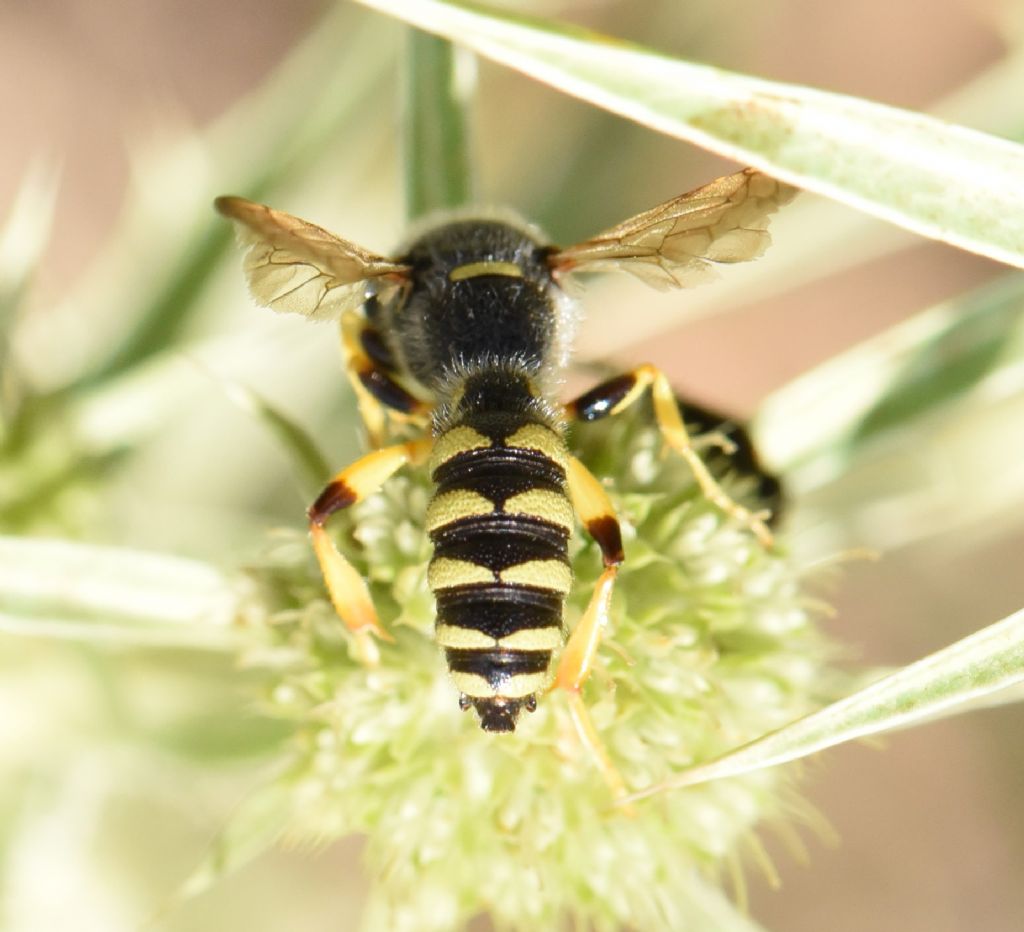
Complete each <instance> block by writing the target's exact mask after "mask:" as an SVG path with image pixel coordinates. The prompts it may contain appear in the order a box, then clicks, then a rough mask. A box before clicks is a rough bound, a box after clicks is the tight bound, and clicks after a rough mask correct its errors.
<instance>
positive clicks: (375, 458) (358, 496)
mask: <svg viewBox="0 0 1024 932" xmlns="http://www.w3.org/2000/svg"><path fill="white" fill-rule="evenodd" d="M432 444H433V438H432V437H423V438H421V439H419V440H413V441H410V442H409V443H400V444H396V445H394V446H390V447H384V448H383V449H380V450H374V451H373V452H372V453H368V454H367V455H366V456H364V457H362V458H361V459H358V460H356V462H354V463H352V465H350V466H347V467H346V468H345V469H343V470H342V471H341V472H339V473H338V474H337V475H336V476H335V477H334V478H333V479H332V480H331V481H330V482H329V483H328V484H327V486H326V487H325V488H324V490H323V491H322V492H321V493H320V495H319V496H318V497H317V499H316V501H315V502H313V504H312V505H311V506H310V507H309V510H308V512H307V515H308V517H309V534H310V537H311V538H312V540H313V550H314V552H315V553H316V559H317V562H318V563H319V564H320V571H321V572H322V573H323V577H324V582H325V583H326V584H327V591H328V593H329V594H330V597H331V604H332V605H333V606H334V610H335V611H336V612H337V613H338V617H340V618H341V620H342V621H343V622H344V623H345V626H346V627H347V628H348V629H349V631H351V632H352V634H353V637H354V638H355V642H356V653H357V655H358V656H359V658H360V660H362V661H363V662H364V663H366V664H368V665H371V666H372V665H374V664H376V663H377V660H378V658H379V653H378V650H377V645H376V644H375V643H374V641H373V637H374V636H376V637H379V638H383V639H385V640H391V636H390V635H389V634H388V633H387V632H386V631H385V630H384V628H382V627H381V624H380V621H379V620H378V619H377V611H376V609H374V607H373V602H372V600H371V599H370V591H369V589H368V588H367V586H366V581H365V580H364V579H363V577H362V576H360V575H359V573H358V572H357V571H356V569H355V567H354V566H352V564H351V563H349V562H348V560H346V559H345V557H344V556H342V554H341V552H340V551H339V550H338V548H337V547H336V546H335V544H334V541H333V540H331V537H330V535H329V534H328V533H327V530H326V528H325V527H324V524H325V522H326V521H327V519H328V518H329V517H330V516H331V515H332V514H334V512H336V511H340V510H341V509H343V508H348V507H349V506H350V505H354V504H355V503H356V502H360V501H362V500H363V499H364V498H366V497H367V496H368V495H372V494H373V493H374V492H376V491H377V490H378V489H380V487H381V486H382V485H384V483H385V482H387V480H388V479H389V478H390V477H391V476H393V475H394V474H395V473H396V472H397V471H398V470H399V469H401V467H402V466H404V465H405V464H406V463H419V462H422V461H423V460H424V459H426V457H427V455H428V454H429V452H430V448H431V446H432Z"/></svg>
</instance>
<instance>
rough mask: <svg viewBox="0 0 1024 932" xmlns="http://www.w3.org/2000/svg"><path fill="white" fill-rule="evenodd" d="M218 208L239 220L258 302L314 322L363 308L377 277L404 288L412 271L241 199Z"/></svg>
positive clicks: (226, 199) (248, 272) (218, 202)
mask: <svg viewBox="0 0 1024 932" xmlns="http://www.w3.org/2000/svg"><path fill="white" fill-rule="evenodd" d="M214 206H215V207H216V208H217V210H218V211H219V212H220V213H222V214H223V215H224V216H225V217H228V218H229V219H231V220H233V221H235V227H236V229H237V231H238V239H239V242H240V243H241V244H242V246H244V247H245V249H246V255H245V277H246V280H247V281H248V283H249V291H250V292H251V294H252V296H253V299H254V300H255V301H256V303H257V304H260V305H262V306H263V307H269V308H270V309H271V310H274V311H281V312H282V313H287V314H301V315H302V316H303V317H308V318H310V319H311V320H333V319H336V318H338V317H340V316H341V315H342V314H343V313H344V312H345V311H348V310H353V309H355V308H358V307H359V306H360V305H361V304H362V303H363V301H364V300H365V298H366V290H367V289H366V283H367V282H368V281H371V280H373V279H383V280H387V281H389V282H390V283H392V284H400V283H401V282H402V281H404V280H405V277H406V275H407V273H408V271H409V267H408V266H405V265H402V264H401V263H398V262H395V261H393V260H391V259H386V258H384V257H383V256H376V255H374V254H372V253H369V252H367V251H366V250H365V249H362V248H361V247H359V246H357V245H355V243H350V242H348V241H347V240H343V239H341V238H340V237H337V236H335V235H334V234H333V233H328V232H327V230H325V229H323V228H322V227H318V226H316V225H315V224H312V223H307V222H306V221H305V220H300V219H299V218H298V217H293V216H292V215H291V214H286V213H284V212H283V211H280V210H274V209H273V208H271V207H267V206H265V205H264V204H256V203H254V202H253V201H247V200H245V198H241V197H218V198H217V200H216V201H214Z"/></svg>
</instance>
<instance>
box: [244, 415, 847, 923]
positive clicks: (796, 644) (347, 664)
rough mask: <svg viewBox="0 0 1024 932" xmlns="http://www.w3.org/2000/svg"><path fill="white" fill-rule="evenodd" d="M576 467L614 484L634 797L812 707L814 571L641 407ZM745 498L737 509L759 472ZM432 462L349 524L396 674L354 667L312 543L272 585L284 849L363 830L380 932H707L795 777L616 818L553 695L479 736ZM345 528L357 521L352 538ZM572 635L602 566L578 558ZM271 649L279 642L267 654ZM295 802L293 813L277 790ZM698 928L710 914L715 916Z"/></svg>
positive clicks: (578, 445)
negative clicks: (665, 439)
mask: <svg viewBox="0 0 1024 932" xmlns="http://www.w3.org/2000/svg"><path fill="white" fill-rule="evenodd" d="M571 441H572V444H573V447H574V452H576V453H577V454H578V455H579V456H580V457H581V458H582V459H583V460H584V462H586V463H587V464H588V465H589V466H590V467H591V468H592V469H593V470H594V471H595V473H596V474H597V475H599V476H601V477H603V478H604V479H606V481H607V483H608V486H609V489H610V491H611V493H612V496H613V500H614V502H615V504H616V506H617V508H618V510H619V516H620V519H621V521H622V525H623V531H624V535H625V547H626V554H627V559H626V563H625V564H624V566H623V569H622V572H621V574H620V576H619V582H618V585H617V588H616V592H615V598H614V602H613V622H612V626H611V628H610V630H609V631H607V632H606V635H605V639H604V641H603V644H602V647H601V650H600V655H599V663H598V665H597V668H596V669H595V670H594V672H593V674H592V676H591V677H590V679H589V681H588V682H587V684H586V686H585V689H584V699H585V701H586V704H587V707H588V709H589V711H590V714H591V716H592V718H593V720H594V723H595V725H596V727H597V729H598V731H599V733H600V736H601V740H602V741H603V743H604V745H605V747H606V749H607V752H608V754H609V756H610V757H611V759H612V760H613V762H614V764H615V766H616V768H618V770H619V771H620V773H621V774H622V776H623V778H624V780H625V782H626V784H627V786H628V787H629V789H630V790H640V789H642V788H645V787H649V786H651V785H652V784H657V783H658V782H659V781H661V780H663V779H665V778H667V777H669V776H670V775H672V774H674V773H677V772H678V771H680V770H682V769H684V768H686V767H688V766H692V765H694V764H695V763H698V762H701V761H704V760H707V759H710V758H713V757H715V756H717V755H719V754H721V753H723V752H724V751H726V750H728V749H730V748H732V747H735V746H737V745H740V744H743V743H745V742H746V741H749V740H751V739H752V738H755V737H757V736H759V735H761V734H763V733H764V732H766V731H768V730H771V729H773V728H775V727H778V726H780V725H782V724H784V723H786V722H788V721H790V720H792V719H794V718H797V717H799V716H800V715H803V714H805V713H806V712H808V711H810V710H812V709H814V708H816V707H817V706H818V705H819V704H820V702H821V701H822V699H823V698H825V695H826V692H827V687H826V685H825V684H826V682H827V679H828V672H827V669H826V667H825V663H824V660H825V657H826V655H827V653H828V650H827V645H826V643H825V642H824V641H823V639H822V637H821V635H820V634H819V633H818V631H817V630H816V629H815V627H814V624H813V622H812V618H811V613H810V611H809V608H808V606H809V605H810V604H811V600H809V599H808V598H807V597H806V596H805V595H804V593H803V592H802V590H801V586H800V583H799V573H798V572H797V570H796V569H795V568H794V567H793V566H792V565H791V562H790V560H789V559H788V558H787V556H786V555H785V552H784V550H782V549H781V548H776V549H775V550H772V551H766V550H765V549H764V548H763V547H762V546H761V545H760V544H758V542H757V541H756V540H755V539H754V537H753V536H752V535H751V534H750V533H749V531H747V530H746V529H744V528H742V527H739V526H737V525H736V524H735V522H731V521H730V520H728V519H727V518H725V517H724V516H723V514H722V513H721V512H720V511H719V510H718V509H717V508H716V507H715V506H714V505H712V504H711V503H709V502H708V501H707V500H706V499H705V498H704V497H703V496H702V495H701V493H700V491H699V490H698V489H697V487H696V485H695V483H694V482H693V479H692V477H691V475H690V474H689V472H688V470H687V468H686V466H685V465H684V464H683V462H682V461H681V460H679V459H678V458H677V457H675V456H674V455H671V454H668V455H666V453H665V451H664V449H663V447H662V443H661V438H660V436H659V434H658V432H657V431H656V430H655V429H654V428H653V427H650V426H647V424H646V423H645V422H644V417H643V414H642V413H636V414H630V415H626V416H623V417H620V418H617V419H612V420H610V421H608V422H601V423H598V424H593V425H584V426H580V427H577V428H576V429H575V430H574V432H573V435H572V438H571ZM725 481H726V483H727V487H728V488H729V489H730V491H731V492H732V493H733V494H736V495H739V496H740V497H741V498H742V497H743V496H744V495H745V494H747V493H749V491H750V488H749V485H750V483H749V480H735V481H731V480H729V479H728V478H726V480H725ZM429 495H430V486H429V482H428V477H427V476H426V474H425V470H408V471H407V472H405V473H403V474H401V475H399V476H397V477H396V478H394V479H393V480H392V481H391V482H390V483H389V484H388V485H387V486H386V487H385V489H384V490H383V491H382V492H381V493H380V494H378V495H375V496H373V497H372V498H370V499H368V500H367V501H365V502H363V503H362V504H360V505H358V506H356V507H354V508H353V509H352V510H351V511H352V514H351V515H350V516H349V517H348V518H347V519H339V520H338V522H337V523H338V525H339V526H340V531H339V534H338V543H339V546H340V547H341V549H342V550H343V552H344V553H345V554H346V556H348V558H349V559H350V560H352V562H353V563H355V565H356V566H357V567H359V569H360V570H361V571H362V572H364V573H365V574H366V576H367V577H368V578H369V580H370V583H371V589H372V592H373V596H374V599H375V602H376V605H377V608H378V610H379V613H380V616H381V619H382V621H383V622H384V623H385V625H386V627H387V628H388V630H389V631H390V632H391V633H392V635H393V636H394V638H395V642H394V643H393V644H382V645H381V656H380V663H379V665H378V666H376V667H374V668H367V667H365V666H363V665H361V664H360V663H359V662H357V661H356V660H355V659H353V656H352V652H351V650H350V647H351V645H350V644H349V642H348V635H347V632H346V629H345V628H344V626H343V625H342V624H341V623H340V622H339V621H338V619H337V618H336V617H335V615H334V613H333V610H332V609H331V607H330V605H329V603H328V602H327V601H326V599H325V598H324V594H323V589H322V584H321V582H320V580H319V573H318V571H317V568H316V564H315V562H314V561H313V559H312V558H311V556H310V554H309V550H308V545H307V544H306V542H305V540H304V539H303V538H302V537H301V536H300V535H299V534H298V533H296V534H294V535H290V536H286V537H284V538H282V539H281V540H280V541H279V542H278V544H277V545H276V546H275V547H274V548H273V552H272V553H271V554H270V556H269V557H268V560H267V562H266V564H265V565H264V566H262V567H260V568H259V569H258V570H256V571H255V572H254V577H255V578H256V580H257V581H258V583H259V589H258V591H259V592H260V594H261V598H260V600H259V603H260V606H261V611H262V612H263V616H264V620H265V626H264V629H263V630H264V634H265V639H266V644H264V645H263V648H262V649H261V651H260V653H259V662H261V663H271V664H273V665H274V667H275V669H276V670H278V671H279V680H278V685H277V686H276V687H275V688H274V689H273V690H272V692H271V694H270V696H269V703H270V705H271V707H272V709H273V710H274V712H275V713H276V714H277V715H280V716H283V717H285V718H287V719H290V720H292V721H293V722H294V723H295V725H296V726H297V728H296V733H295V739H294V744H293V748H292V758H291V763H290V766H289V768H288V770H287V772H286V773H285V774H284V775H282V776H281V777H280V781H279V783H278V784H277V785H275V787H274V790H273V791H274V793H275V794H276V795H277V798H279V799H281V798H283V799H284V800H286V802H284V803H282V805H285V806H287V808H288V810H289V812H288V823H289V828H288V835H289V836H290V837H292V838H295V839H299V840H309V841H320V842H323V841H329V840H332V839H336V838H339V837H342V836H345V835H350V834H356V833H358V834H364V835H365V836H366V838H367V847H366V858H367V862H368V867H369V872H370V875H371V877H372V878H373V887H372V894H371V902H370V906H369V908H368V911H367V913H366V915H365V917H364V924H365V927H366V928H368V929H384V928H387V929H398V930H404V929H408V930H416V932H421V930H429V929H438V930H441V929H451V928H458V927H459V926H460V925H461V923H463V922H465V921H466V920H468V919H469V918H470V917H472V916H473V915H475V914H479V913H482V912H486V913H489V914H490V915H491V916H492V917H493V921H494V922H495V923H496V924H497V925H498V926H499V927H501V928H512V929H539V928H559V927H560V925H559V923H560V922H562V921H564V920H565V919H566V918H571V919H572V920H573V921H574V922H576V923H577V925H578V926H580V925H582V926H586V925H588V924H589V925H591V926H593V927H595V928H599V929H616V928H620V927H622V926H623V925H628V926H629V927H631V928H640V929H654V928H672V929H676V928H704V927H708V926H707V918H706V914H705V910H706V903H705V899H706V896H707V890H706V887H705V885H706V884H707V881H708V879H709V877H711V876H713V875H715V874H716V873H717V872H718V871H719V870H720V869H721V868H722V867H723V865H728V864H732V863H734V859H735V858H736V855H737V852H738V850H739V848H740V846H741V843H742V842H743V841H744V839H750V838H751V832H752V829H753V828H754V827H755V826H756V825H757V824H758V823H759V822H761V821H763V820H764V819H773V818H776V817H779V816H780V815H781V814H783V813H784V812H785V811H791V810H792V809H793V807H794V804H795V801H794V798H793V795H792V792H791V777H790V775H789V774H788V773H787V772H785V771H779V770H778V769H776V770H770V771H763V772H759V773H756V774H753V775H750V776H747V777H742V778H738V779H733V780H729V781H725V782H720V783H713V784H709V785H707V786H703V787H699V788H693V789H688V790H683V791H673V792H670V793H664V794H661V795H659V796H657V797H655V798H654V799H653V800H648V801H645V802H642V803H640V804H639V805H637V806H636V807H635V808H629V807H623V806H618V805H616V804H615V801H614V799H613V797H612V795H611V793H610V791H609V788H608V786H607V784H606V782H605V781H604V779H603V778H602V776H601V773H600V772H599V770H598V769H597V768H596V767H595V766H594V764H593V762H592V759H591V757H590V756H589V755H588V753H587V752H586V750H585V749H584V747H583V746H582V745H581V743H580V741H579V739H578V738H577V735H576V732H575V730H574V728H573V725H572V721H571V717H570V714H569V709H568V703H567V702H566V699H565V697H564V696H563V695H561V694H560V693H559V692H558V691H555V692H553V693H551V694H550V695H548V696H546V697H542V699H541V701H540V703H539V707H538V709H537V711H536V712H535V713H533V714H530V715H524V716H523V717H522V718H521V719H520V722H519V726H518V729H517V730H516V732H515V733H514V734H512V735H507V734H506V735H489V734H486V733H484V732H482V731H481V729H480V728H479V723H478V722H477V720H476V717H475V716H473V715H472V714H464V713H463V712H461V711H460V710H459V705H458V693H457V691H456V690H455V688H454V686H453V685H452V684H451V682H450V681H449V679H448V675H447V671H446V669H445V664H444V661H443V658H442V657H441V655H440V653H439V651H438V650H437V648H436V647H435V645H434V644H433V643H432V637H431V631H432V626H433V620H434V607H433V598H432V596H431V593H430V590H429V589H428V587H427V582H426V566H427V561H428V559H429V556H430V549H429V543H428V540H427V537H426V534H425V533H424V531H423V516H424V512H425V509H426V505H427V501H428V498H429ZM346 520H347V523H346ZM572 546H573V549H572V563H573V571H574V575H575V583H574V587H573V592H572V594H571V595H570V597H569V600H568V602H567V606H566V623H567V625H568V626H569V627H570V628H571V627H572V626H573V625H574V624H575V623H576V621H577V620H578V619H579V617H580V615H581V614H582V612H583V610H584V608H585V606H586V604H587V601H588V599H589V597H590V594H591V591H592V589H593V586H594V584H595V582H596V580H597V577H598V575H599V573H600V570H601V565H602V564H601V556H600V552H599V550H598V548H597V546H596V545H595V544H594V543H593V542H592V541H591V540H590V539H589V538H587V537H586V536H585V535H584V534H580V535H577V536H576V537H575V539H574V542H573V545H572ZM267 648H269V650H267ZM282 793H283V797H282ZM702 917H703V918H702Z"/></svg>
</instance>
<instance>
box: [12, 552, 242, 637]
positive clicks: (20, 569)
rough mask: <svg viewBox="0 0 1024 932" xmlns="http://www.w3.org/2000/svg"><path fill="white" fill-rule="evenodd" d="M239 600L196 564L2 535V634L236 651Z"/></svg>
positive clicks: (213, 573) (219, 579) (227, 586)
mask: <svg viewBox="0 0 1024 932" xmlns="http://www.w3.org/2000/svg"><path fill="white" fill-rule="evenodd" d="M238 613H239V595H238V593H237V592H235V590H234V589H233V587H232V586H231V584H230V583H229V582H228V580H227V579H225V578H224V577H223V576H222V575H221V574H220V573H219V572H218V571H217V570H215V569H213V568H212V567H210V566H207V565H205V564H202V563H198V562H196V561H193V560H184V559H181V558H179V557H172V556H167V555H164V554H154V553H145V552H142V551H137V550H126V549H120V548H115V547H99V546H94V545H89V544H81V543H75V542H71V541H64V540H44V539H37V538H18V537H0V631H3V632H4V633H6V634H13V635H17V636H19V637H44V638H59V639H62V640H81V641H88V642H90V643H112V644H118V645H139V644H142V645H150V646H173V647H192V648H199V649H217V650H222V649H231V648H233V647H236V646H237V645H238V639H237V630H236V629H235V627H234V624H233V623H234V622H235V620H236V618H237V617H238Z"/></svg>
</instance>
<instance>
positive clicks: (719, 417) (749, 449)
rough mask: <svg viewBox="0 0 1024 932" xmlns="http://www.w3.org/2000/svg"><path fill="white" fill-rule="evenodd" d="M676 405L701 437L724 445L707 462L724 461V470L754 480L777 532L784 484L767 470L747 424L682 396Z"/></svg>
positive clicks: (677, 399) (772, 525)
mask: <svg viewBox="0 0 1024 932" xmlns="http://www.w3.org/2000/svg"><path fill="white" fill-rule="evenodd" d="M676 404H677V405H678V406H679V408H680V409H681V410H682V412H683V415H684V417H685V421H686V423H687V424H689V425H692V426H693V427H695V428H696V429H697V431H698V433H699V434H700V435H701V437H703V436H712V437H718V438H721V439H722V440H723V441H724V443H716V444H713V445H714V446H719V447H720V448H721V453H719V452H717V451H714V452H712V453H711V455H710V456H709V455H704V458H705V459H706V460H711V465H712V466H714V465H715V462H716V460H718V459H721V460H724V463H723V466H728V468H730V469H732V470H733V471H735V473H736V474H737V475H740V476H743V477H744V478H747V479H750V480H752V481H753V483H754V493H753V494H754V498H755V499H756V500H757V502H758V503H759V504H761V506H762V507H763V508H764V509H765V510H767V511H769V512H771V516H770V517H768V518H766V519H765V523H766V524H767V525H768V526H769V527H770V528H774V527H775V526H776V525H777V524H778V522H779V520H780V518H781V517H782V512H783V508H784V507H785V493H784V491H783V488H782V482H781V481H780V480H779V478H778V477H777V476H775V475H773V474H772V473H770V472H768V470H767V469H765V467H764V464H763V463H762V462H761V459H760V457H759V456H758V453H757V447H756V446H755V445H754V441H753V440H752V439H751V437H750V434H749V433H747V430H746V428H745V427H744V426H743V424H741V423H739V422H738V421H736V420H735V419H734V418H731V417H729V416H728V415H727V414H723V413H722V412H721V411H715V410H713V409H711V408H708V407H706V406H704V405H702V404H698V403H697V402H695V401H690V400H689V399H688V398H680V397H679V395H676ZM698 439H699V438H698Z"/></svg>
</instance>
